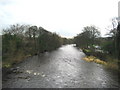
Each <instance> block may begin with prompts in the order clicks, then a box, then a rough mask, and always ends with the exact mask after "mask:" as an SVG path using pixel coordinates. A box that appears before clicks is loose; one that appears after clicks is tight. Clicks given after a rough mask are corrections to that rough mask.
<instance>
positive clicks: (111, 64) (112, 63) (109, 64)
mask: <svg viewBox="0 0 120 90" xmlns="http://www.w3.org/2000/svg"><path fill="white" fill-rule="evenodd" d="M83 60H85V61H87V62H95V63H97V64H102V65H105V66H106V67H108V68H111V69H116V70H119V66H118V64H117V63H118V60H112V61H108V62H105V61H103V60H100V59H98V58H97V57H95V56H87V57H84V58H83Z"/></svg>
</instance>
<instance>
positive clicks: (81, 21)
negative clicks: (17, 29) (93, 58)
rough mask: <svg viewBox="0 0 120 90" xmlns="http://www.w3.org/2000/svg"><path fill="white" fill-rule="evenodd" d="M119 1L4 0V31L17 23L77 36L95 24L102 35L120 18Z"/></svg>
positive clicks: (0, 1)
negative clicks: (119, 11) (114, 19)
mask: <svg viewBox="0 0 120 90" xmlns="http://www.w3.org/2000/svg"><path fill="white" fill-rule="evenodd" d="M118 1H119V0H0V29H1V30H2V29H3V28H5V27H7V26H9V25H11V24H16V23H20V24H21V23H22V24H31V25H37V26H42V27H43V28H45V29H46V30H48V31H52V32H56V33H58V34H59V35H61V36H65V37H73V36H75V35H76V34H78V33H80V32H81V30H82V29H83V27H85V26H90V25H95V26H97V27H98V28H99V30H100V31H101V33H102V36H103V35H104V34H106V32H108V30H106V29H105V28H108V27H110V26H111V19H112V18H113V17H117V16H118Z"/></svg>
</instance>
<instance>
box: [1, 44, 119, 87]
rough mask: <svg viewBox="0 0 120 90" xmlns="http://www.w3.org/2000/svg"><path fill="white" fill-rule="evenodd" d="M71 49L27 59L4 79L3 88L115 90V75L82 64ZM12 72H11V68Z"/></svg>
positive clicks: (78, 52)
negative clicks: (110, 89) (88, 89)
mask: <svg viewBox="0 0 120 90" xmlns="http://www.w3.org/2000/svg"><path fill="white" fill-rule="evenodd" d="M83 57H85V54H84V53H83V52H82V51H81V50H80V49H77V48H76V47H74V46H73V45H63V46H62V47H60V48H58V49H57V50H54V51H52V52H46V53H44V54H41V55H36V56H33V57H29V58H27V59H26V60H24V61H23V62H21V63H19V64H17V65H16V66H14V68H16V72H13V73H9V74H8V75H7V76H6V77H5V78H4V79H3V88H118V87H119V84H118V74H117V72H116V73H115V72H114V71H111V70H109V69H107V68H105V67H104V66H103V65H100V64H96V63H94V62H86V61H84V60H82V58H83ZM12 69H13V68H12Z"/></svg>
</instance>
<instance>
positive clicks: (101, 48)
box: [73, 23, 120, 65]
mask: <svg viewBox="0 0 120 90" xmlns="http://www.w3.org/2000/svg"><path fill="white" fill-rule="evenodd" d="M73 41H74V43H75V44H76V46H77V47H80V48H81V49H82V50H83V52H85V53H86V54H87V55H88V56H90V55H93V56H96V57H98V58H100V59H102V60H104V61H109V60H111V61H113V62H116V61H115V60H117V63H118V64H119V65H120V23H118V25H117V27H114V24H113V28H112V29H111V30H110V31H109V33H108V34H107V36H106V37H101V34H100V31H99V29H98V28H97V27H96V26H86V27H84V28H83V30H82V33H80V34H78V35H77V36H75V37H74V39H73ZM96 48H97V50H96Z"/></svg>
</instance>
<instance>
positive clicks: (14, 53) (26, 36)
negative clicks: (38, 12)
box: [2, 24, 69, 67]
mask: <svg viewBox="0 0 120 90" xmlns="http://www.w3.org/2000/svg"><path fill="white" fill-rule="evenodd" d="M67 43H69V40H68V39H65V38H62V37H60V36H59V35H58V34H56V33H52V32H49V31H47V30H45V29H44V28H42V27H37V26H30V25H20V24H16V25H11V26H10V27H9V28H7V29H4V30H3V35H2V56H3V57H2V62H3V63H2V66H3V67H11V66H12V65H13V64H16V63H18V62H21V61H22V60H24V59H25V58H26V57H29V56H33V55H37V54H39V53H43V52H46V51H52V50H55V49H57V48H59V47H60V46H61V45H62V44H67Z"/></svg>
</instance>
